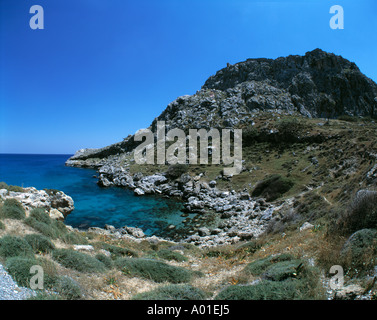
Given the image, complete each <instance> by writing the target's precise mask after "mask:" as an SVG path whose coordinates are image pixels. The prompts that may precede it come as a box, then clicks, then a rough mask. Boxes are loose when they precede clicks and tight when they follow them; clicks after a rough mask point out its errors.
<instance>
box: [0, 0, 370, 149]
mask: <svg viewBox="0 0 377 320" xmlns="http://www.w3.org/2000/svg"><path fill="white" fill-rule="evenodd" d="M35 4H38V5H41V6H42V7H43V9H44V24H45V25H44V27H45V28H44V29H43V30H32V29H31V28H30V27H29V20H30V18H31V17H32V14H30V13H29V9H30V7H31V6H32V5H35ZM336 4H337V5H342V6H343V8H344V23H345V25H344V30H332V29H331V28H330V27H329V21H330V18H331V15H330V13H329V10H330V7H331V6H332V5H336ZM376 14H377V1H375V0H359V1H341V0H331V1H327V0H317V1H314V0H313V1H311V0H301V1H298V0H297V1H294V0H290V1H252V0H248V1H242V0H228V1H224V0H212V1H211V0H190V1H187V0H179V1H177V0H137V1H129V0H106V1H105V0H101V1H99V0H38V1H37V0H0V153H66V154H71V153H74V152H75V151H76V150H77V149H80V148H84V147H91V148H97V147H103V146H106V145H109V144H111V143H115V142H118V141H121V140H122V138H124V137H126V136H127V135H128V134H133V133H135V132H136V131H137V129H139V128H145V127H147V126H148V125H149V124H150V123H151V122H152V121H153V119H154V118H155V117H157V116H158V115H159V114H160V113H161V112H162V111H163V110H164V109H165V107H166V106H167V105H168V104H169V103H170V102H171V101H173V100H174V99H176V98H177V97H178V96H181V95H184V94H194V93H195V92H196V91H197V90H199V89H200V87H201V86H202V85H203V83H204V82H205V80H206V79H207V78H208V77H209V76H211V75H212V74H214V73H215V72H216V71H217V70H219V69H221V68H223V67H225V66H226V63H227V62H229V63H236V62H240V61H243V60H246V59H247V58H259V57H267V58H277V57H279V56H286V55H289V54H300V55H302V54H305V52H307V51H310V50H313V49H315V48H321V49H323V50H326V51H329V52H333V53H335V54H339V55H342V56H343V57H345V58H347V59H349V60H351V61H354V62H355V63H356V64H357V65H358V66H359V67H360V69H361V71H362V72H364V73H365V74H366V75H367V76H368V77H370V78H372V79H373V80H374V81H377V63H376V58H377V19H376Z"/></svg>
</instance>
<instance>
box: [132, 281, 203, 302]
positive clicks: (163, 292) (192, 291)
mask: <svg viewBox="0 0 377 320" xmlns="http://www.w3.org/2000/svg"><path fill="white" fill-rule="evenodd" d="M205 297H206V294H205V293H204V292H203V291H202V290H201V289H198V288H195V287H193V286H191V285H188V284H183V285H182V284H170V285H167V286H163V287H158V288H157V289H154V290H151V291H147V292H143V293H139V294H137V295H135V296H133V297H132V300H204V299H205Z"/></svg>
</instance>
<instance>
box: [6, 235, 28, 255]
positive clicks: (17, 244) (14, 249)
mask: <svg viewBox="0 0 377 320" xmlns="http://www.w3.org/2000/svg"><path fill="white" fill-rule="evenodd" d="M0 256H1V257H3V258H9V257H15V256H29V257H32V256H34V251H33V248H32V247H31V246H30V245H29V243H28V242H27V241H26V240H24V239H22V238H20V237H16V236H10V235H6V236H4V237H2V238H1V239H0Z"/></svg>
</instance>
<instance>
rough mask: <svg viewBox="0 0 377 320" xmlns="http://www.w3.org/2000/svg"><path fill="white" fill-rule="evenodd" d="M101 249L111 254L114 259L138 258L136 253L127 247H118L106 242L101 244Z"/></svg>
mask: <svg viewBox="0 0 377 320" xmlns="http://www.w3.org/2000/svg"><path fill="white" fill-rule="evenodd" d="M98 245H99V247H100V248H101V249H104V250H107V251H109V252H110V253H111V256H112V258H113V259H117V258H121V257H138V254H137V252H136V251H134V250H131V249H129V248H126V247H118V246H115V245H112V244H109V243H106V242H100V243H99V244H98Z"/></svg>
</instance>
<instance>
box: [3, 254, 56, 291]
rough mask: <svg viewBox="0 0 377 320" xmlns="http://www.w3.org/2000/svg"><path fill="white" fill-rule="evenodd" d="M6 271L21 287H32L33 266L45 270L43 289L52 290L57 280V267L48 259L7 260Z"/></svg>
mask: <svg viewBox="0 0 377 320" xmlns="http://www.w3.org/2000/svg"><path fill="white" fill-rule="evenodd" d="M5 266H6V269H7V270H8V272H9V274H10V275H11V276H12V278H13V279H14V280H15V281H16V282H17V284H18V285H19V286H23V287H30V279H31V277H33V276H34V275H35V273H31V272H30V268H31V267H32V266H40V267H42V270H43V288H44V289H47V288H52V287H53V286H54V284H55V282H56V279H57V271H56V268H55V265H54V264H53V263H52V262H51V261H49V260H47V259H43V258H40V259H35V258H34V257H25V256H16V257H11V258H8V259H7V260H6V263H5Z"/></svg>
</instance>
